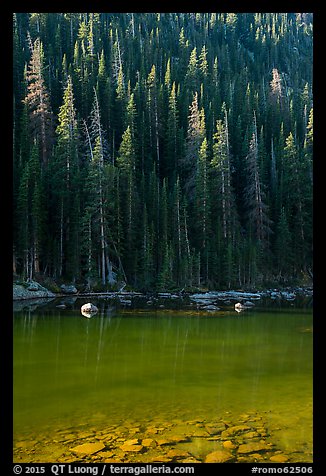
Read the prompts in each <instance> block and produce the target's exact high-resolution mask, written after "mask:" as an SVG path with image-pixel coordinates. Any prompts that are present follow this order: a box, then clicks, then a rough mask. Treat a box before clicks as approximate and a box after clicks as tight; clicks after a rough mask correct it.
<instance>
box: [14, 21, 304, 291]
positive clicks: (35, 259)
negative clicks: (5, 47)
mask: <svg viewBox="0 0 326 476" xmlns="http://www.w3.org/2000/svg"><path fill="white" fill-rule="evenodd" d="M312 71H313V15H312V14H311V13H16V14H14V15H13V179H14V183H13V205H14V208H13V217H14V220H13V222H14V223H13V224H14V230H13V269H14V273H15V274H16V275H17V276H20V277H21V278H22V279H34V278H35V279H37V277H39V276H43V277H44V276H46V277H49V278H51V279H54V280H57V282H64V281H65V282H72V283H76V284H79V285H80V286H83V287H84V288H85V289H87V290H114V289H118V288H120V286H121V283H126V285H127V286H129V287H130V289H135V290H140V291H151V290H154V291H165V290H181V289H185V290H188V289H194V288H200V289H232V288H247V289H248V288H255V287H260V286H266V285H270V284H271V283H278V284H284V285H286V284H288V283H298V282H302V281H304V280H307V279H308V278H311V277H312V273H313V269H312V205H313V202H312V191H313V166H312V160H313V91H312V81H313V77H312Z"/></svg>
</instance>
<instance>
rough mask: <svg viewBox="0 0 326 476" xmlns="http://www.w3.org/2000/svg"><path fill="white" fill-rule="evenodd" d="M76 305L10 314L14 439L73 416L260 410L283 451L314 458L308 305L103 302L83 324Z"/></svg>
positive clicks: (122, 420) (92, 418) (196, 415)
mask: <svg viewBox="0 0 326 476" xmlns="http://www.w3.org/2000/svg"><path fill="white" fill-rule="evenodd" d="M79 308H80V306H78V305H77V306H75V309H66V310H60V311H59V310H58V309H56V308H55V307H54V306H52V307H50V306H46V307H43V308H38V309H36V310H34V311H30V310H24V311H20V312H15V313H14V323H13V330H14V375H13V377H14V380H13V382H14V440H15V441H16V442H17V441H22V440H23V439H24V438H25V439H26V438H30V439H33V440H37V439H38V438H39V435H41V434H43V433H46V434H47V435H49V434H50V435H51V434H53V432H55V431H57V430H58V429H65V428H70V429H73V428H74V427H76V426H78V425H80V423H81V422H83V424H84V428H86V429H87V427H89V428H94V427H95V428H97V427H98V428H101V427H103V426H105V425H107V424H108V422H109V423H110V424H116V425H118V426H119V425H122V426H126V425H128V422H129V424H131V425H134V426H135V425H137V424H141V423H142V422H145V421H150V420H153V419H155V418H157V419H159V420H160V421H173V420H176V419H178V420H179V421H180V420H181V421H182V420H184V421H191V420H196V419H199V420H200V419H204V420H205V421H206V422H209V421H216V420H218V419H219V418H220V417H222V416H223V417H224V418H225V416H226V415H231V418H232V419H233V422H234V419H236V418H237V417H238V416H239V415H242V414H244V413H246V412H262V414H263V415H264V418H265V420H266V421H267V425H268V426H269V428H270V430H271V431H273V438H274V442H276V444H277V446H278V448H279V449H280V451H285V452H299V453H300V452H303V453H304V454H305V457H304V458H306V459H307V461H311V460H312V456H311V455H312V411H313V409H312V332H311V331H312V312H311V310H310V309H296V308H288V309H281V308H279V309H261V310H259V309H254V310H250V311H245V312H242V313H240V314H238V313H236V312H234V311H225V312H219V313H217V314H211V315H210V314H200V313H191V312H189V311H187V312H185V311H181V310H178V311H173V310H169V311H168V310H159V311H154V310H153V311H150V310H148V311H145V310H143V311H142V310H139V311H136V310H128V311H126V310H125V311H123V310H115V309H114V308H113V307H112V306H111V307H110V306H108V307H107V308H106V309H105V307H104V308H103V309H102V312H100V313H99V314H97V315H95V316H93V317H92V318H91V319H87V318H85V317H83V316H82V315H81V314H80V311H79ZM234 424H236V423H235V422H234ZM26 435H28V436H26ZM309 455H310V456H309ZM304 458H303V459H304Z"/></svg>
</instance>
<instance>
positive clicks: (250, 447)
mask: <svg viewBox="0 0 326 476" xmlns="http://www.w3.org/2000/svg"><path fill="white" fill-rule="evenodd" d="M268 450H270V447H269V446H268V445H267V444H266V443H263V442H257V443H254V442H253V443H245V444H243V445H240V446H239V448H238V453H239V454H248V453H258V452H259V451H268Z"/></svg>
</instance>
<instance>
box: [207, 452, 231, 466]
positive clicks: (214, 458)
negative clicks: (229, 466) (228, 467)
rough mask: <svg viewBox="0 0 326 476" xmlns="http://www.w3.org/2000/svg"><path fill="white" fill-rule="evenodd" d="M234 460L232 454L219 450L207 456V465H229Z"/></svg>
mask: <svg viewBox="0 0 326 476" xmlns="http://www.w3.org/2000/svg"><path fill="white" fill-rule="evenodd" d="M232 460H234V456H233V454H232V453H230V452H229V451H226V450H217V451H213V452H212V453H209V454H208V455H207V456H206V458H205V463H227V462H231V461H232Z"/></svg>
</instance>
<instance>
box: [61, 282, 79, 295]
mask: <svg viewBox="0 0 326 476" xmlns="http://www.w3.org/2000/svg"><path fill="white" fill-rule="evenodd" d="M60 289H61V291H62V292H63V293H64V294H77V292H78V291H77V289H76V288H75V286H74V285H73V284H62V285H61V286H60Z"/></svg>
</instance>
